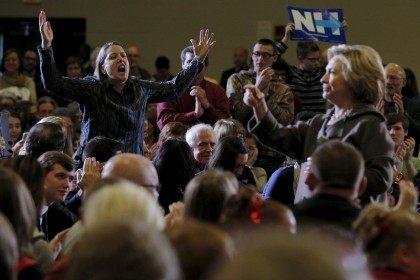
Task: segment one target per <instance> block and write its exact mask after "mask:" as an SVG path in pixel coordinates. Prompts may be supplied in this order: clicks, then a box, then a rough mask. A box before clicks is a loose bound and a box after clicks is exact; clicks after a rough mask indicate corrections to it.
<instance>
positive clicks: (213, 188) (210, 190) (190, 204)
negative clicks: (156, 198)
mask: <svg viewBox="0 0 420 280" xmlns="http://www.w3.org/2000/svg"><path fill="white" fill-rule="evenodd" d="M237 191H238V181H237V179H236V178H235V175H233V174H232V173H231V172H226V171H221V170H217V169H211V170H206V171H204V172H203V173H202V174H201V175H199V176H195V177H194V178H193V179H192V180H191V181H190V182H189V183H188V185H187V188H186V190H185V195H184V203H185V217H186V218H190V219H195V220H199V221H204V222H210V223H215V224H217V223H219V222H220V221H221V218H222V215H223V212H224V210H225V207H226V203H227V201H228V199H229V197H231V196H232V195H233V194H234V193H236V192H237Z"/></svg>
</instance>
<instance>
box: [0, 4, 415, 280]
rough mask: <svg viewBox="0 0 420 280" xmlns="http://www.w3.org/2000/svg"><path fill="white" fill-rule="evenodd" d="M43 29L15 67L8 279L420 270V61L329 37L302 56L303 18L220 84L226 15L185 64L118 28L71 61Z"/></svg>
mask: <svg viewBox="0 0 420 280" xmlns="http://www.w3.org/2000/svg"><path fill="white" fill-rule="evenodd" d="M39 29H40V35H41V44H40V46H39V47H38V49H37V50H27V51H25V53H24V55H23V57H22V59H21V58H20V55H19V52H18V51H17V50H16V49H10V50H7V51H6V52H5V53H4V55H3V58H2V60H1V66H0V67H1V68H0V71H1V75H0V106H1V109H2V111H1V114H2V115H3V116H7V119H8V128H9V129H8V130H7V129H4V127H3V128H2V130H1V131H2V140H3V141H1V143H0V148H1V150H2V151H6V150H7V151H8V152H9V153H10V154H12V155H11V156H10V157H3V158H0V278H1V279H10V280H14V279H420V216H419V214H418V212H419V198H418V191H419V186H420V173H419V171H420V159H419V157H418V152H419V149H418V148H419V145H418V143H420V97H419V93H418V88H417V84H416V80H415V76H414V74H413V73H412V71H410V70H409V69H404V68H403V66H401V65H399V64H397V63H387V64H384V63H383V61H382V59H381V57H380V54H379V53H378V52H377V51H375V50H374V49H373V48H371V47H369V46H364V45H335V46H331V47H330V48H328V49H327V50H325V52H324V51H323V50H321V49H320V48H319V47H318V45H317V44H316V43H315V42H298V43H297V45H296V54H297V58H298V61H299V63H298V65H297V66H292V65H289V64H288V63H287V62H286V61H284V60H283V59H282V58H281V56H282V54H283V53H284V52H286V51H287V49H288V48H289V44H290V42H289V37H290V32H292V31H293V29H294V26H293V24H291V23H289V24H287V26H286V27H285V34H284V37H283V38H282V40H281V41H280V42H275V41H272V40H270V39H264V38H262V39H259V40H257V41H256V42H255V45H254V46H253V48H252V50H251V53H252V55H251V60H250V61H249V60H248V50H247V49H246V48H244V47H238V48H237V49H235V50H234V56H233V62H234V67H232V68H230V69H227V70H226V71H224V72H223V73H222V75H221V81H220V85H219V84H218V83H217V82H216V81H214V80H213V79H210V78H208V77H206V68H207V67H208V54H209V53H210V51H211V49H212V48H213V47H214V46H215V39H214V34H212V33H211V32H210V31H209V30H201V31H200V33H199V37H198V39H197V40H194V39H191V45H190V46H188V47H186V48H185V49H183V50H182V51H181V52H180V63H181V66H182V70H181V72H180V73H178V74H177V75H172V74H171V73H170V71H169V65H170V63H169V60H168V59H167V58H166V57H164V56H159V57H158V58H157V60H156V68H157V69H158V70H157V72H156V74H154V75H151V74H150V73H149V72H148V71H147V70H146V69H144V68H143V67H140V64H139V61H140V60H139V58H140V52H139V49H138V48H137V47H135V46H130V47H128V48H124V46H123V45H122V44H121V43H119V42H108V43H105V44H104V45H103V46H102V47H100V48H96V49H94V50H93V51H92V52H91V55H90V61H82V60H81V59H79V58H77V57H69V58H68V59H67V60H66V63H65V66H66V68H65V69H66V73H60V72H59V70H58V68H57V65H56V63H55V60H54V54H53V48H52V45H53V44H52V42H53V38H54V32H53V27H52V26H51V24H50V22H49V21H48V20H47V17H46V14H45V13H44V12H41V13H40V15H39ZM54 51H56V52H59V51H60V50H54ZM323 55H324V56H326V58H323ZM396 59H397V58H396ZM85 71H86V72H85ZM83 76H85V77H83ZM2 125H4V123H2ZM5 131H6V132H8V133H6V134H5V133H4V132H5ZM302 194H304V195H303V196H302ZM314 240H316V242H313V241H314Z"/></svg>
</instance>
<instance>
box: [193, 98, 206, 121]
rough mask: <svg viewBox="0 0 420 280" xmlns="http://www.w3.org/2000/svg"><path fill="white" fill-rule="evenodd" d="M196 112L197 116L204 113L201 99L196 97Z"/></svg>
mask: <svg viewBox="0 0 420 280" xmlns="http://www.w3.org/2000/svg"><path fill="white" fill-rule="evenodd" d="M194 113H195V116H196V117H197V118H200V117H201V116H202V115H203V114H204V109H203V106H202V105H201V102H200V99H199V98H198V97H197V96H196V97H195V108H194Z"/></svg>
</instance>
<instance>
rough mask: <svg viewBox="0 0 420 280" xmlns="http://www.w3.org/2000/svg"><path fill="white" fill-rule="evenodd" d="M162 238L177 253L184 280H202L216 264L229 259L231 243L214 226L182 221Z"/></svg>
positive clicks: (226, 236) (225, 235) (224, 234)
mask: <svg viewBox="0 0 420 280" xmlns="http://www.w3.org/2000/svg"><path fill="white" fill-rule="evenodd" d="M166 234H167V236H168V238H169V241H170V242H171V243H172V246H173V247H174V249H175V251H176V252H177V255H178V259H179V262H180V264H181V268H182V271H183V274H184V279H185V280H193V279H204V278H205V277H206V276H207V274H208V273H209V272H210V271H211V270H212V269H214V268H215V265H216V264H218V263H219V262H223V261H225V260H229V259H230V257H231V250H232V243H231V240H230V239H229V237H228V235H227V234H226V233H224V232H223V231H222V230H221V229H219V228H218V227H216V226H214V225H211V224H208V223H197V222H193V221H185V222H183V223H181V224H176V225H174V226H173V227H171V228H170V229H168V230H167V231H166Z"/></svg>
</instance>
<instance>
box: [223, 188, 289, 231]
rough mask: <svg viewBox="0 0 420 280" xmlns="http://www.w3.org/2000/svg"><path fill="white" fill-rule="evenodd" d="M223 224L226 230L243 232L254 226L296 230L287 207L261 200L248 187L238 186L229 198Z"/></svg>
mask: <svg viewBox="0 0 420 280" xmlns="http://www.w3.org/2000/svg"><path fill="white" fill-rule="evenodd" d="M223 225H224V226H225V227H227V229H228V230H229V229H233V230H235V229H236V230H239V231H241V232H243V234H246V232H247V230H248V229H250V228H253V227H256V226H267V227H270V228H273V227H275V228H280V229H284V230H285V231H288V232H290V233H294V232H296V219H295V217H294V215H293V213H292V211H291V210H290V209H289V208H287V207H286V206H284V205H283V204H281V203H279V202H276V201H270V200H268V201H263V200H262V199H261V197H260V195H259V194H258V193H257V192H255V191H254V190H252V189H250V188H240V189H239V190H238V193H236V194H234V195H233V196H231V197H230V198H229V200H228V202H227V205H226V210H225V213H224V221H223ZM243 234H242V235H243Z"/></svg>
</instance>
